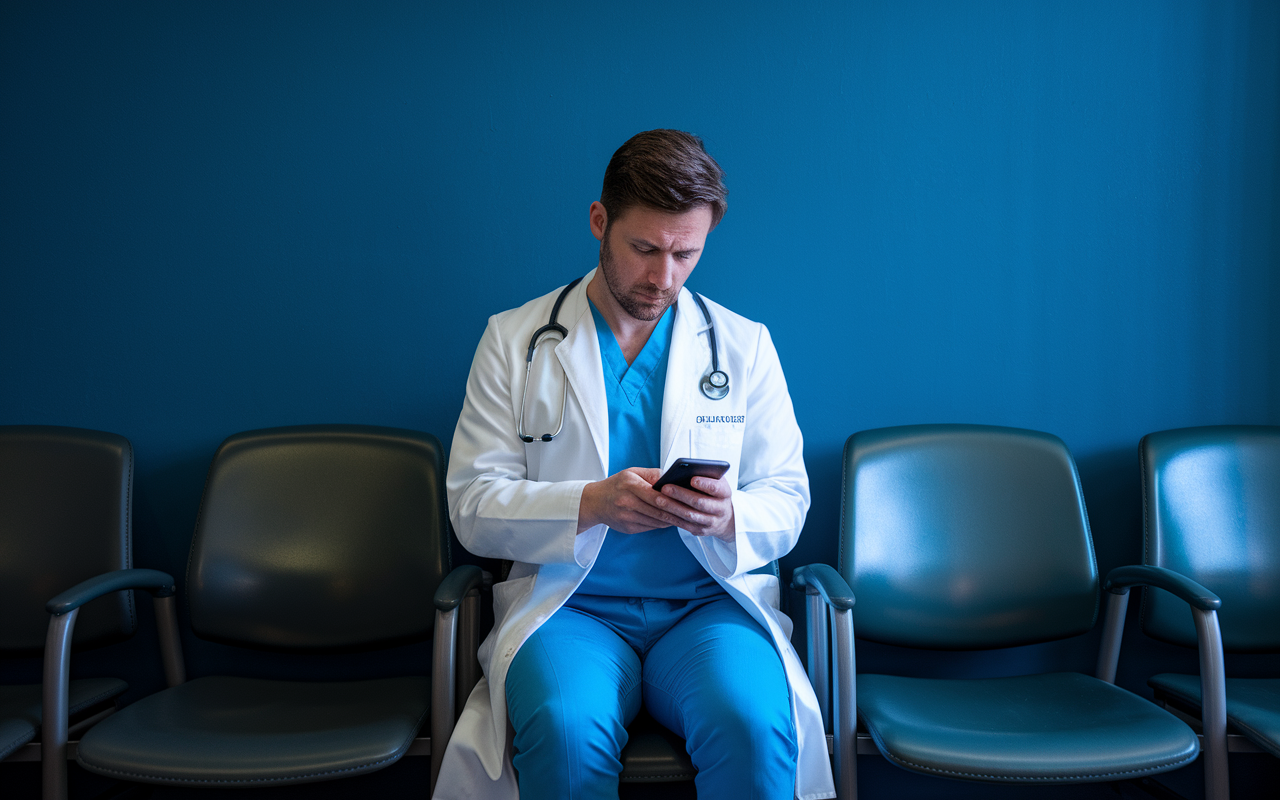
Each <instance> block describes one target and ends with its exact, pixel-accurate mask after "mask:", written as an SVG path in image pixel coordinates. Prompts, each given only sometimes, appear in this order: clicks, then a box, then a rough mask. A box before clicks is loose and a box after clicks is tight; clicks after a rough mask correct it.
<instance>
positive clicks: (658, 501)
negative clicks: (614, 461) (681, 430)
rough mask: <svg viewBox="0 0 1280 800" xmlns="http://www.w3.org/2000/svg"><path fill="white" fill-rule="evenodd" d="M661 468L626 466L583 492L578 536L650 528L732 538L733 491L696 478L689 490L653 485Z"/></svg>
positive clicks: (728, 486)
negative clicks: (592, 530)
mask: <svg viewBox="0 0 1280 800" xmlns="http://www.w3.org/2000/svg"><path fill="white" fill-rule="evenodd" d="M660 476H662V470H652V468H644V467H631V468H627V470H622V471H621V472H617V474H614V475H611V476H609V477H605V479H604V480H600V481H595V483H594V484H588V485H586V488H584V489H582V502H581V504H580V506H579V511H577V532H580V534H581V532H582V531H585V530H586V529H589V527H591V526H593V525H608V526H609V527H612V529H613V530H616V531H621V532H623V534H640V532H644V531H646V530H654V529H655V527H668V526H672V525H673V526H676V527H682V529H685V530H687V531H689V532H691V534H694V535H695V536H716V538H718V539H722V540H724V541H732V540H733V503H732V500H731V499H730V498H731V497H732V495H733V490H732V489H731V488H730V485H728V483H726V481H724V480H713V479H710V477H695V479H694V480H692V483H691V485H692V488H694V490H690V489H685V488H682V486H672V485H668V486H663V489H662V493H658V492H654V490H653V484H654V481H657V480H658V479H659V477H660Z"/></svg>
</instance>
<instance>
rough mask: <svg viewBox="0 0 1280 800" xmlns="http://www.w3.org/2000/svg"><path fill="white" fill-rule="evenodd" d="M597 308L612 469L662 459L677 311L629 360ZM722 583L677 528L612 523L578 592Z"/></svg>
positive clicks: (683, 592) (680, 595)
mask: <svg viewBox="0 0 1280 800" xmlns="http://www.w3.org/2000/svg"><path fill="white" fill-rule="evenodd" d="M591 315H592V316H593V317H594V318H595V323H596V336H597V338H598V339H599V340H600V360H601V361H602V362H603V365H604V389H605V395H606V397H607V398H608V401H609V474H610V475H613V474H614V473H616V472H619V471H621V470H624V469H626V468H627V467H655V468H656V467H661V466H662V462H661V458H662V454H661V447H662V395H663V390H664V389H665V387H666V384H667V356H668V354H669V353H670V351H671V329H672V321H673V320H674V319H675V312H674V311H673V310H672V309H670V308H668V309H667V310H666V313H664V314H663V315H662V317H661V318H660V319H659V320H658V325H657V327H655V328H654V329H653V333H652V334H651V335H650V336H649V341H647V342H645V345H644V349H643V350H641V351H640V354H639V355H637V356H636V358H635V360H634V361H632V362H631V365H630V366H628V365H627V360H626V358H624V357H623V355H622V347H621V346H620V345H619V344H618V340H617V338H616V337H615V336H614V335H613V331H612V330H611V329H610V328H609V323H608V322H606V321H605V318H604V317H603V316H602V315H601V314H600V311H599V310H598V309H597V308H596V307H595V304H594V303H591ZM723 591H724V590H723V589H721V588H720V584H718V583H716V581H715V579H714V578H712V577H711V576H710V575H708V574H707V571H706V570H705V569H703V568H702V565H701V564H699V563H698V561H697V559H695V558H694V557H693V554H692V553H690V552H689V548H687V547H685V545H684V542H683V541H681V540H680V534H679V532H678V531H677V530H676V529H675V528H658V529H657V530H652V531H645V532H643V533H635V534H625V533H619V532H618V531H615V530H614V529H612V528H610V529H609V531H608V533H606V534H605V539H604V544H603V545H602V546H601V547H600V554H599V555H598V556H597V557H596V562H595V566H594V567H592V569H591V572H590V573H589V574H588V575H587V577H586V579H585V580H583V582H582V585H581V586H579V587H578V592H577V593H578V594H590V595H606V596H611V597H653V598H662V599H665V600H692V599H694V598H696V597H706V596H708V595H713V594H718V593H720V592H723Z"/></svg>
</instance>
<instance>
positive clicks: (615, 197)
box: [600, 129, 729, 228]
mask: <svg viewBox="0 0 1280 800" xmlns="http://www.w3.org/2000/svg"><path fill="white" fill-rule="evenodd" d="M728 194H729V190H728V189H726V188H725V186H724V170H722V169H720V165H719V164H717V163H716V160H715V159H714V158H712V157H711V156H710V155H708V154H707V150H706V148H705V147H703V146H702V139H700V138H698V137H697V136H694V135H693V134H692V133H685V132H684V131H673V130H666V129H659V130H653V131H645V132H644V133H637V134H636V135H635V136H632V137H631V138H630V139H628V140H627V141H626V142H625V143H624V144H623V145H622V147H619V148H618V150H617V152H615V153H614V154H613V158H611V159H609V166H608V167H606V168H605V171H604V187H603V188H602V189H601V190H600V203H601V205H603V206H604V210H605V212H606V213H607V214H608V215H609V224H612V223H613V221H614V220H615V219H617V218H618V217H619V216H621V214H622V212H624V211H626V210H627V209H629V208H631V207H633V206H648V207H650V208H656V209H658V210H660V211H669V212H672V213H676V214H679V213H683V212H685V211H689V210H690V209H693V208H697V207H698V206H710V207H711V227H712V228H714V227H715V226H716V225H718V224H720V219H721V217H723V216H724V212H725V208H726V207H727V206H728V202H727V201H726V200H725V197H726V195H728Z"/></svg>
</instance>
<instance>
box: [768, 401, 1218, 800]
mask: <svg viewBox="0 0 1280 800" xmlns="http://www.w3.org/2000/svg"><path fill="white" fill-rule="evenodd" d="M840 524H841V530H840V560H839V572H837V571H836V570H833V569H831V568H830V567H827V566H825V565H813V566H809V567H802V568H800V569H798V570H796V571H795V574H794V575H793V578H792V585H793V586H794V587H796V588H798V589H801V590H803V591H805V592H806V593H807V594H808V595H809V596H810V599H809V615H808V630H809V639H810V642H811V649H810V656H809V669H810V676H811V680H812V681H813V683H814V685H815V689H817V691H818V697H819V703H820V704H821V705H823V706H824V708H827V707H829V708H830V718H831V728H832V730H833V733H834V739H835V742H834V750H835V757H836V781H837V790H838V792H839V796H840V797H841V798H842V800H852V798H854V797H856V793H857V774H856V730H857V718H858V717H860V718H861V719H862V721H863V723H864V724H865V726H866V729H867V731H868V733H869V734H870V736H871V739H872V741H873V742H874V743H875V747H876V748H877V749H878V750H879V752H880V753H881V754H882V755H883V756H884V757H885V758H887V759H889V760H890V761H891V762H893V763H894V764H896V765H897V766H899V767H902V768H904V769H907V770H911V771H914V772H920V773H924V774H927V775H936V776H942V777H949V778H956V779H960V780H970V781H983V782H995V783H1014V784H1024V785H1041V784H1058V783H1089V782H1104V781H1105V782H1112V781H1118V780H1123V779H1132V778H1139V777H1142V776H1145V775H1152V774H1155V773H1160V772H1164V771H1167V770H1173V769H1177V768H1179V767H1182V766H1185V765H1187V764H1190V763H1191V762H1192V761H1194V760H1195V758H1196V757H1197V755H1198V754H1199V750H1200V747H1199V742H1198V740H1197V737H1196V735H1195V733H1194V731H1192V730H1191V728H1189V727H1188V726H1187V725H1186V724H1185V723H1184V722H1182V721H1181V720H1179V719H1177V718H1176V717H1175V716H1173V715H1172V714H1170V713H1169V712H1167V711H1165V710H1164V709H1162V708H1160V707H1159V706H1157V705H1155V704H1154V703H1151V702H1149V701H1147V700H1145V699H1143V698H1140V697H1138V696H1136V695H1134V694H1131V693H1130V692H1127V691H1125V690H1123V689H1120V688H1118V687H1116V686H1115V685H1114V684H1113V680H1114V676H1113V675H1111V676H1106V675H1104V676H1102V679H1099V678H1095V677H1091V676H1087V675H1082V674H1079V673H1073V672H1057V673H1049V674H1039V675H1022V676H1015V677H1000V678H974V679H966V680H942V679H924V678H909V677H901V676H895V675H870V674H866V675H857V676H856V678H855V674H854V652H853V636H854V630H855V629H856V631H857V635H858V637H860V638H863V639H867V640H870V641H876V642H882V643H885V644H891V645H897V646H901V647H915V648H922V649H930V650H983V649H994V648H1004V647H1015V646H1019V645H1027V644H1033V643H1037V642H1047V641H1052V640H1055V639H1063V638H1066V637H1070V636H1076V635H1079V634H1082V633H1085V632H1087V631H1089V630H1090V629H1091V628H1092V627H1093V625H1094V621H1095V618H1096V615H1097V608H1098V599H1099V594H1098V588H1099V587H1098V583H1099V581H1098V573H1097V567H1096V565H1095V561H1094V554H1093V543H1092V541H1091V539H1090V534H1089V524H1088V519H1087V517H1086V515H1085V507H1084V498H1083V495H1082V494H1081V491H1080V481H1079V477H1078V476H1077V473H1076V467H1075V462H1074V461H1073V460H1072V458H1071V454H1070V453H1069V452H1068V450H1067V448H1066V445H1064V444H1063V443H1062V441H1061V440H1060V439H1058V438H1057V437H1055V436H1051V435H1049V434H1046V433H1039V432H1036V431H1028V430H1019V429H1014V428H997V427H988V426H979V425H916V426H907V427H899V428H883V429H880V430H871V431H864V432H861V433H857V434H854V435H853V436H851V437H849V440H848V442H847V443H846V445H845V450H844V482H843V499H842V513H841V520H840ZM1143 583H1158V584H1159V585H1161V586H1162V588H1166V589H1171V590H1173V591H1174V592H1175V593H1177V594H1178V595H1179V596H1180V597H1182V598H1183V600H1184V601H1188V602H1191V603H1193V604H1195V603H1198V604H1200V605H1202V606H1203V605H1208V606H1215V607H1216V605H1217V603H1218V601H1217V598H1214V597H1212V595H1210V594H1209V593H1208V592H1207V591H1205V590H1203V589H1202V588H1201V587H1196V586H1194V585H1193V584H1192V583H1191V582H1190V581H1187V580H1185V579H1182V580H1178V579H1177V576H1175V575H1173V574H1172V573H1168V572H1167V571H1163V570H1159V569H1158V568H1154V567H1124V568H1121V570H1119V571H1117V572H1115V573H1113V574H1112V575H1111V576H1108V584H1109V588H1112V589H1113V591H1127V587H1129V586H1132V585H1137V584H1143ZM855 596H856V597H857V603H856V605H855V604H854V597H855ZM828 611H830V612H832V613H831V614H830V623H829V622H828ZM1207 613H1208V615H1209V616H1211V617H1212V615H1213V612H1212V610H1209V611H1208V612H1207ZM1109 621H1112V620H1109ZM828 624H830V628H831V629H832V630H833V631H834V645H833V646H832V645H830V644H829V642H828V637H827V635H826V632H827V628H828ZM1105 635H1106V634H1105V633H1104V636H1105ZM828 648H830V649H828ZM828 670H830V678H829V685H830V687H831V689H832V690H834V697H832V698H831V699H830V700H828V696H829V694H830V692H829V690H828V688H827V687H828ZM855 709H856V712H855ZM1210 797H1212V798H1214V800H1220V798H1221V795H1213V794H1211V795H1210Z"/></svg>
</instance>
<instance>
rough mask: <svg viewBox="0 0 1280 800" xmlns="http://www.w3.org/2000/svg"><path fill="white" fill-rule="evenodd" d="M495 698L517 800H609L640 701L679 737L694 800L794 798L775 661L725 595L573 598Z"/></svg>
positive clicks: (786, 716) (785, 705)
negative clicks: (509, 737)
mask: <svg viewBox="0 0 1280 800" xmlns="http://www.w3.org/2000/svg"><path fill="white" fill-rule="evenodd" d="M506 694H507V713H508V716H509V718H510V720H511V724H512V726H513V727H514V728H515V756H514V764H515V767H516V772H517V773H518V774H519V782H520V797H521V800H538V798H555V800H559V799H560V798H574V799H575V800H576V799H577V798H611V799H614V798H617V796H618V774H619V773H620V772H621V771H622V762H621V761H619V759H618V757H619V755H620V754H621V753H622V748H623V746H624V745H625V744H626V743H627V732H626V728H625V726H626V725H627V724H628V723H630V722H631V720H633V719H634V718H635V716H636V714H637V713H639V711H640V704H641V702H642V701H643V703H644V707H645V708H647V709H648V710H649V713H650V714H651V715H652V716H653V718H654V719H656V720H657V721H658V722H660V723H661V724H663V725H664V726H666V727H667V728H669V729H671V730H672V731H674V732H675V733H677V734H679V735H680V736H682V737H684V739H685V741H686V742H687V745H688V751H689V755H690V757H691V758H692V759H693V764H694V766H695V767H697V768H698V775H697V778H696V784H697V791H698V798H699V800H715V799H716V798H724V799H725V800H749V799H752V800H754V798H762V799H763V798H768V800H785V798H790V797H792V796H793V795H794V793H795V777H796V757H797V748H796V734H795V727H794V725H793V724H792V720H791V701H790V694H789V689H788V687H787V679H786V673H785V672H784V671H783V667H782V660H781V659H780V658H779V656H778V653H777V651H776V650H775V649H774V647H773V642H772V641H771V640H770V638H769V635H768V632H767V631H765V630H764V629H763V628H761V627H760V625H759V623H757V622H756V621H755V620H753V619H752V618H751V616H750V615H749V614H747V612H746V611H745V610H744V609H743V608H742V606H740V605H738V603H737V602H736V601H734V599H733V598H732V597H730V596H728V595H725V594H721V595H717V596H715V597H712V598H705V599H698V600H651V599H637V598H630V599H628V598H622V597H593V596H584V595H574V596H573V597H571V598H570V599H569V603H568V604H566V605H565V606H564V607H562V608H561V609H560V610H559V611H557V612H556V613H555V614H554V615H552V617H551V618H550V619H549V620H547V621H546V623H544V624H543V625H542V627H540V628H539V629H538V630H537V631H536V632H535V633H534V634H533V636H531V637H530V638H529V640H528V641H527V642H525V643H524V646H523V647H521V648H520V651H519V652H518V653H516V656H515V659H514V660H513V661H512V662H511V669H510V671H509V672H508V673H507V691H506Z"/></svg>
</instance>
